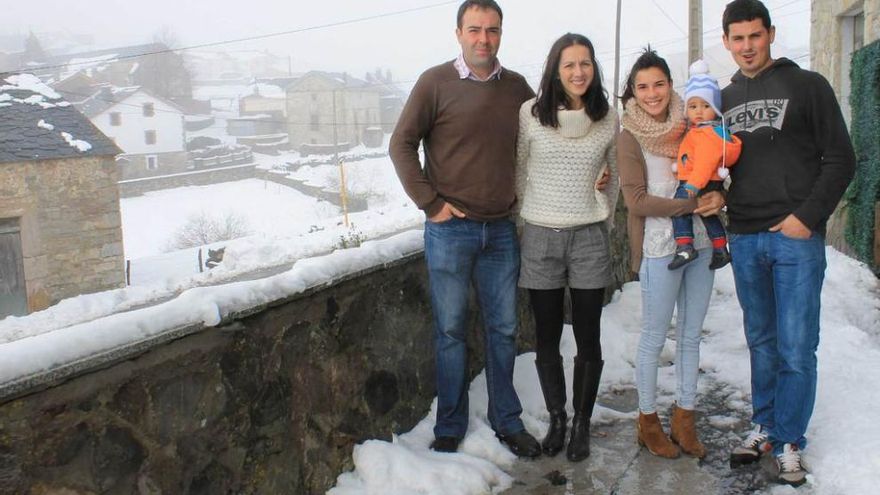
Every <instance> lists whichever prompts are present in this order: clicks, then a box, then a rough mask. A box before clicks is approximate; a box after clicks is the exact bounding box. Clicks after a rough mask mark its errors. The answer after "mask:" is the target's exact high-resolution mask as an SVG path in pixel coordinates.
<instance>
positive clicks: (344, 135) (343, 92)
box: [286, 71, 382, 152]
mask: <svg viewBox="0 0 880 495" xmlns="http://www.w3.org/2000/svg"><path fill="white" fill-rule="evenodd" d="M286 93H287V132H288V135H289V136H290V145H291V148H293V149H297V150H300V151H301V152H303V151H305V152H332V151H333V150H334V149H339V150H347V149H349V148H351V147H353V146H356V145H358V144H361V143H363V142H364V137H365V136H366V135H367V134H368V132H370V131H368V129H378V132H379V133H381V132H382V131H381V127H380V125H381V121H380V115H381V105H380V96H381V91H380V90H379V89H378V87H377V86H376V85H374V84H370V83H368V82H366V81H364V80H361V79H357V78H354V77H351V76H349V75H348V74H346V73H331V72H322V71H311V72H308V73H306V74H304V75H303V76H302V77H300V78H298V79H297V80H295V81H294V82H292V83H291V84H290V85H288V86H287V88H286ZM334 112H335V113H334ZM380 144H381V142H380Z"/></svg>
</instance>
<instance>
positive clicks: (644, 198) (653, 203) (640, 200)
mask: <svg viewBox="0 0 880 495" xmlns="http://www.w3.org/2000/svg"><path fill="white" fill-rule="evenodd" d="M617 169H618V171H619V172H620V191H621V193H623V201H624V202H625V203H626V208H627V210H628V211H627V219H626V228H627V234H628V236H629V254H630V269H631V270H632V271H634V272H636V273H638V272H639V267H640V266H641V264H642V243H643V242H644V239H645V217H673V216H678V215H686V214H688V213H693V211H694V208H696V207H697V200H696V199H693V198H692V199H672V198H661V197H658V196H651V195H649V194H648V166H647V164H646V163H645V155H644V153H642V147H641V146H639V142H638V141H636V138H635V137H634V136H633V135H632V134H631V133H630V132H629V131H627V130H626V129H624V130H622V131H621V132H620V134H618V135H617Z"/></svg>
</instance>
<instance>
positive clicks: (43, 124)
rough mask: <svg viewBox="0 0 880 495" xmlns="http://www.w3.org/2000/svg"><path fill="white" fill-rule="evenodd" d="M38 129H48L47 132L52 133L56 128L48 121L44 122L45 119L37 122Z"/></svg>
mask: <svg viewBox="0 0 880 495" xmlns="http://www.w3.org/2000/svg"><path fill="white" fill-rule="evenodd" d="M37 127H40V128H42V129H46V130H48V131H51V130H54V129H55V126H54V125H52V124H50V123H48V122H46V121H45V120H43V119H40V121H39V122H37Z"/></svg>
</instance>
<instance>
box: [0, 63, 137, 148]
mask: <svg viewBox="0 0 880 495" xmlns="http://www.w3.org/2000/svg"><path fill="white" fill-rule="evenodd" d="M121 152H122V151H121V150H120V149H119V148H118V147H117V146H116V145H115V144H114V143H113V141H111V140H110V138H108V137H107V136H105V135H104V134H103V133H101V131H99V130H98V129H97V128H96V127H95V126H93V125H92V123H91V122H90V121H89V119H87V118H86V117H85V116H84V115H83V114H81V113H80V112H79V111H77V110H76V108H74V107H73V105H71V104H70V102H68V101H66V100H64V99H63V98H62V97H61V95H59V94H58V93H57V92H55V91H54V90H53V89H52V88H50V87H48V86H46V85H45V84H43V83H42V82H40V80H39V79H38V78H37V77H36V76H34V75H32V74H0V163H7V162H19V161H24V160H47V159H53V158H71V157H78V156H104V155H116V154H119V153H121Z"/></svg>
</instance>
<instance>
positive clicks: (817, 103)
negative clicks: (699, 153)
mask: <svg viewBox="0 0 880 495" xmlns="http://www.w3.org/2000/svg"><path fill="white" fill-rule="evenodd" d="M721 95H722V108H723V110H724V119H725V122H726V124H727V127H728V128H729V129H730V130H731V132H733V133H734V134H736V136H737V137H739V138H740V139H741V140H742V154H741V155H740V157H739V161H738V162H737V164H736V166H735V167H731V169H730V175H731V185H730V191H729V194H728V195H727V210H728V217H729V220H730V225H729V230H730V231H731V232H733V233H736V234H753V233H756V232H761V231H765V230H767V229H769V228H770V227H772V226H774V225H776V224H777V223H779V222H781V221H782V220H783V219H784V218H785V217H787V216H788V215H789V214H792V213H793V214H794V216H795V217H797V218H798V220H800V221H801V222H803V224H804V225H806V226H807V227H808V228H810V229H811V230H813V231H817V232H819V233H820V234H822V235H824V234H825V223H826V221H827V220H828V217H829V216H831V214H832V213H833V212H834V208H835V207H836V206H837V202H838V201H839V200H840V197H841V196H842V195H843V193H844V191H845V190H846V187H847V185H848V184H849V182H850V180H852V177H853V173H854V172H855V154H854V153H853V148H852V142H851V141H850V138H849V134H848V133H847V130H846V124H845V123H844V120H843V116H842V115H841V113H840V106H839V105H838V104H837V100H836V98H835V96H834V91H833V90H832V89H831V86H830V85H829V84H828V81H827V80H826V79H825V78H824V77H822V76H821V75H820V74H818V73H816V72H812V71H808V70H804V69H801V68H800V67H798V65H797V64H796V63H794V62H792V61H791V60H789V59H786V58H780V59H778V60H776V61H774V62H773V63H772V64H771V65H770V67H767V68H766V69H764V70H763V71H761V72H760V73H758V75H757V76H755V77H754V78H748V77H746V76H744V75H743V74H742V72H741V71H737V72H736V74H734V75H733V78H732V79H731V84H730V85H728V86H727V87H726V88H724V90H723V91H722V93H721Z"/></svg>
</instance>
